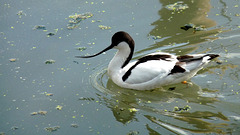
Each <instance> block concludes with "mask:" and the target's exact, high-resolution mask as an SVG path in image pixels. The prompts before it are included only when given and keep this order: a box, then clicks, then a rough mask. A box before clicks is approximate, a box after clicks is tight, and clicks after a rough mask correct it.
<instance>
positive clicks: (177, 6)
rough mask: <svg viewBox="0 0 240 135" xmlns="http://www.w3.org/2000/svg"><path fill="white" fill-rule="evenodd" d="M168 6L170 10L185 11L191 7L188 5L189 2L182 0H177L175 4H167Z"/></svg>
mask: <svg viewBox="0 0 240 135" xmlns="http://www.w3.org/2000/svg"><path fill="white" fill-rule="evenodd" d="M166 8H167V9H168V10H172V11H183V10H185V9H187V8H189V7H188V5H187V4H183V2H182V1H179V2H176V3H174V4H169V5H167V6H166Z"/></svg>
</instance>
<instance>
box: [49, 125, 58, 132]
mask: <svg viewBox="0 0 240 135" xmlns="http://www.w3.org/2000/svg"><path fill="white" fill-rule="evenodd" d="M58 129H60V126H55V127H46V128H45V130H46V131H48V132H54V131H57V130H58Z"/></svg>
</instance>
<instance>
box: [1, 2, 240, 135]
mask: <svg viewBox="0 0 240 135" xmlns="http://www.w3.org/2000/svg"><path fill="white" fill-rule="evenodd" d="M172 4H176V5H180V7H183V9H181V10H177V9H176V8H174V9H169V8H168V7H169V6H171V5H172ZM184 7H185V8H184ZM239 8H240V7H239V0H234V1H222V0H219V1H210V0H201V1H197V0H192V1H184V2H180V1H177V0H170V1H169V0H168V1H167V0H159V1H158V0H152V1H143V0H134V1H121V2H116V1H114V2H113V1H109V0H102V1H77V0H70V1H63V0H54V1H31V2H29V1H24V0H22V1H13V0H8V1H0V9H1V12H0V103H1V104H0V108H1V111H0V115H1V118H0V121H1V124H0V133H1V134H4V133H5V134H7V135H8V134H17V135H20V134H49V132H50V134H51V132H52V134H69V133H71V134H79V133H81V134H102V135H106V134H113V133H114V134H116V135H118V134H119V135H122V134H134V135H135V134H136V135H137V134H141V135H146V134H149V135H159V134H238V133H239V132H240V128H239V127H240V108H239V105H240V104H239V101H240V100H239V92H240V82H239V70H240V69H239V64H240V62H239V58H240V54H239V51H240V44H239V41H240V40H239V37H240V34H239V33H240V25H239V23H238V22H239V20H240V17H239V16H240V15H239V14H240V12H239V11H240V10H239ZM85 13H91V14H92V15H93V16H89V17H86V18H85V19H84V20H82V21H79V22H78V23H77V24H74V27H73V28H72V29H69V28H68V27H69V25H70V23H69V21H70V20H71V18H69V16H73V15H76V14H85ZM190 23H192V24H195V25H196V26H204V27H206V30H204V31H196V32H195V33H194V31H193V29H189V30H188V31H185V30H183V29H180V27H182V26H184V25H185V24H190ZM99 25H104V26H108V29H100V28H99ZM36 26H38V29H36ZM39 26H41V28H39ZM120 30H123V31H127V32H128V33H129V34H130V35H131V36H132V37H133V38H134V40H135V43H136V52H135V53H134V59H137V58H139V57H140V56H143V55H146V54H148V53H151V52H156V51H164V52H169V53H172V54H176V55H181V54H188V53H217V54H220V55H221V57H220V58H218V59H217V60H216V61H213V62H211V63H210V64H209V65H208V66H207V67H206V68H204V69H203V70H201V71H200V72H199V73H198V74H197V75H196V76H195V77H193V78H192V79H191V83H192V85H191V86H187V85H184V84H176V85H172V86H167V87H163V88H159V89H155V90H152V91H136V90H128V89H123V88H120V87H118V86H116V85H115V84H114V83H113V82H112V81H111V80H110V79H109V78H108V76H107V74H106V68H107V65H108V62H109V61H110V60H111V58H112V57H113V55H114V53H115V51H109V52H107V53H106V54H104V55H101V56H98V57H96V58H93V59H76V58H75V57H74V56H76V55H86V54H94V53H96V52H98V51H100V50H102V49H103V48H105V47H107V46H108V45H109V44H110V39H111V36H112V35H113V34H114V33H115V32H117V31H120ZM49 33H52V34H49ZM49 60H53V61H52V64H46V61H49ZM11 61H12V62H11ZM176 107H178V109H179V108H180V110H178V109H176ZM46 129H51V130H46Z"/></svg>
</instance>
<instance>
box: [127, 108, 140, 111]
mask: <svg viewBox="0 0 240 135" xmlns="http://www.w3.org/2000/svg"><path fill="white" fill-rule="evenodd" d="M128 110H129V112H137V111H138V110H137V109H136V108H129V109H128Z"/></svg>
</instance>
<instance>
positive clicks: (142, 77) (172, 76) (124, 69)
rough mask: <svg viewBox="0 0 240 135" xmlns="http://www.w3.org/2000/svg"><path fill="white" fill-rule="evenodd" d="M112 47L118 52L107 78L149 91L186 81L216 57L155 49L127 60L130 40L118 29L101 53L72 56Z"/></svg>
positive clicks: (132, 43) (119, 83)
mask: <svg viewBox="0 0 240 135" xmlns="http://www.w3.org/2000/svg"><path fill="white" fill-rule="evenodd" d="M112 48H115V49H118V51H117V53H116V54H115V56H114V57H113V59H112V60H111V62H110V63H109V65H108V75H109V77H110V78H111V79H112V81H113V82H114V83H115V84H117V85H119V86H120V87H123V88H129V89H136V90H150V89H154V88H158V87H161V86H165V85H169V84H175V83H179V82H182V81H185V80H188V79H190V78H191V77H193V76H194V75H195V74H196V73H197V72H198V71H199V70H200V69H202V68H203V66H205V65H206V64H207V63H209V62H210V61H211V60H212V59H214V58H216V57H218V56H219V55H217V54H193V55H183V56H175V55H172V54H169V53H162V52H157V53H151V54H149V55H146V56H144V57H142V58H140V59H138V60H137V61H134V62H131V63H130V60H131V59H132V56H133V52H134V40H133V39H132V37H131V36H130V35H129V34H128V33H126V32H123V31H120V32H117V33H115V34H114V35H113V37H112V43H111V45H110V46H109V47H107V48H106V49H104V50H102V51H101V52H99V53H97V54H95V55H91V56H76V57H78V58H91V57H95V56H97V55H99V54H101V53H103V52H105V51H107V50H110V49H112Z"/></svg>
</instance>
